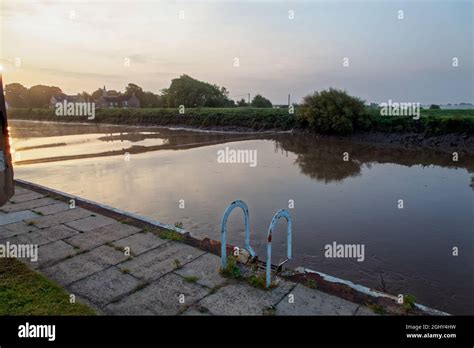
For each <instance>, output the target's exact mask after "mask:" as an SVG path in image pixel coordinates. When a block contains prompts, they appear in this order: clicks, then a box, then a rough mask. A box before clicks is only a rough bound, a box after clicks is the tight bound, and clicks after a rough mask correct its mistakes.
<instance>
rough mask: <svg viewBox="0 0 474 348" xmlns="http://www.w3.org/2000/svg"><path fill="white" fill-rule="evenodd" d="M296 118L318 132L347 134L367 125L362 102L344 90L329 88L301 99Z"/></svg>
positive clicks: (367, 120)
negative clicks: (301, 102)
mask: <svg viewBox="0 0 474 348" xmlns="http://www.w3.org/2000/svg"><path fill="white" fill-rule="evenodd" d="M298 119H299V120H300V121H301V122H302V123H303V124H305V125H307V126H308V127H309V128H310V129H312V130H314V131H316V132H318V133H327V134H349V133H352V132H353V131H354V130H359V129H363V128H366V127H368V122H369V116H368V115H367V114H366V112H365V106H364V102H363V101H362V100H360V99H359V98H355V97H352V96H350V95H348V94H347V93H346V92H344V91H341V90H337V89H333V88H330V89H328V90H324V91H321V92H315V93H314V94H311V95H308V96H306V97H305V98H304V99H303V104H302V105H301V107H300V108H299V112H298Z"/></svg>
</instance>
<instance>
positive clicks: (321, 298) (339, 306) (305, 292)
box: [276, 284, 359, 315]
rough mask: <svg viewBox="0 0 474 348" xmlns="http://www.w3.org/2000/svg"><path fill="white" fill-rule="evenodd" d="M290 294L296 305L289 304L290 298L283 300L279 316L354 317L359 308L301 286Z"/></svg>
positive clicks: (279, 306)
mask: <svg viewBox="0 0 474 348" xmlns="http://www.w3.org/2000/svg"><path fill="white" fill-rule="evenodd" d="M290 294H292V295H293V296H294V303H290V302H289V297H285V298H283V299H282V300H281V301H280V303H278V305H277V306H276V311H277V314H278V315H354V313H355V312H356V310H357V308H358V306H359V305H357V304H355V303H352V302H349V301H346V300H344V299H341V298H339V297H335V296H332V295H329V294H326V293H324V292H322V291H319V290H317V289H310V288H308V287H306V286H303V285H301V284H298V285H297V286H296V287H295V288H294V289H293V290H292V291H291V292H290Z"/></svg>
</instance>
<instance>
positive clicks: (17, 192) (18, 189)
mask: <svg viewBox="0 0 474 348" xmlns="http://www.w3.org/2000/svg"><path fill="white" fill-rule="evenodd" d="M32 192H34V191H31V190H28V189H26V188H23V187H20V186H15V195H14V196H18V195H24V194H25V193H32Z"/></svg>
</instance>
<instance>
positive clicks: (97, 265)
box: [41, 246, 125, 285]
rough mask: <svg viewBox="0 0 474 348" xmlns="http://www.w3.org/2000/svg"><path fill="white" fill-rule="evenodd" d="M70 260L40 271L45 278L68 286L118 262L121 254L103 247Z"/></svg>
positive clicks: (121, 256)
mask: <svg viewBox="0 0 474 348" xmlns="http://www.w3.org/2000/svg"><path fill="white" fill-rule="evenodd" d="M100 248H102V249H99V248H97V249H94V250H93V251H89V252H86V253H83V254H79V255H76V256H74V257H72V258H69V259H66V260H64V261H61V262H59V263H57V264H55V265H53V266H50V267H47V268H43V269H42V270H41V272H42V273H44V274H45V275H46V276H48V277H50V278H51V279H53V280H55V281H57V282H58V283H60V284H62V285H69V284H71V283H73V282H75V281H77V280H79V279H82V278H85V277H87V276H90V275H91V274H93V273H96V272H98V271H100V270H103V269H105V268H107V267H109V266H112V265H114V264H116V263H117V262H120V261H121V260H123V258H124V257H125V256H124V255H123V253H121V252H119V251H117V250H114V249H113V248H110V247H107V246H103V247H100Z"/></svg>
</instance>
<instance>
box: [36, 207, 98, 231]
mask: <svg viewBox="0 0 474 348" xmlns="http://www.w3.org/2000/svg"><path fill="white" fill-rule="evenodd" d="M91 214H92V212H90V211H89V210H85V209H82V208H74V209H70V210H67V211H62V212H60V213H55V214H51V215H47V216H40V217H36V218H34V219H32V220H33V221H34V223H35V226H37V227H39V228H47V227H51V226H54V225H59V224H63V223H66V222H71V221H74V220H78V219H82V218H85V217H87V216H90V215H91ZM35 215H36V214H35ZM29 221H31V219H30V220H27V222H29Z"/></svg>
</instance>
